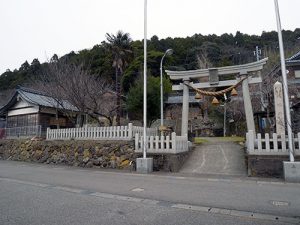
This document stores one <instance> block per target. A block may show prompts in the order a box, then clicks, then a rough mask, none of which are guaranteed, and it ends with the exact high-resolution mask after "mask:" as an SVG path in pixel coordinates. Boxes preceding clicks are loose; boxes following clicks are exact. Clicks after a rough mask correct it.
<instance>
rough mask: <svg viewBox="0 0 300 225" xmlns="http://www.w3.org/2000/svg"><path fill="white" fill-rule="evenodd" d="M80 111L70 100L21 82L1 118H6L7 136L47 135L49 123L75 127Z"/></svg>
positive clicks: (55, 126) (2, 111)
mask: <svg viewBox="0 0 300 225" xmlns="http://www.w3.org/2000/svg"><path fill="white" fill-rule="evenodd" d="M78 115H80V114H79V112H78V109H77V108H76V107H75V106H73V105H72V104H70V103H69V102H68V101H65V100H62V101H58V100H57V99H55V98H53V97H51V96H48V95H46V94H45V93H43V92H41V91H37V90H33V89H29V88H25V87H20V86H19V87H17V89H16V91H15V93H14V94H13V96H12V98H11V99H10V100H9V102H8V103H7V104H6V105H4V106H3V107H2V108H1V109H0V116H1V118H5V119H6V128H5V136H6V138H17V137H33V136H45V135H46V130H47V127H50V128H58V127H59V128H69V127H74V126H75V125H76V123H77V119H78Z"/></svg>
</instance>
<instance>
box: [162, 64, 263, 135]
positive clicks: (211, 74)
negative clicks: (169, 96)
mask: <svg viewBox="0 0 300 225" xmlns="http://www.w3.org/2000/svg"><path fill="white" fill-rule="evenodd" d="M267 61H268V58H264V59H262V60H260V61H256V62H253V63H248V64H243V65H237V66H226V67H219V68H210V69H199V70H188V71H171V70H166V73H167V75H169V76H170V79H171V80H181V81H182V83H180V84H179V85H173V86H172V90H174V91H181V90H182V91H183V101H182V124H181V135H182V136H184V135H187V134H188V115H189V87H188V86H191V87H193V88H197V89H205V88H213V87H228V86H233V85H236V84H237V83H238V82H239V81H240V80H241V79H243V78H245V77H247V79H244V80H243V81H242V90H243V99H244V107H245V113H246V122H247V130H248V131H249V130H253V131H255V126H254V118H253V110H252V104H251V98H250V92H249V84H256V83H261V82H262V78H261V70H262V69H263V67H264V65H265V64H266V63H267ZM226 75H235V77H236V78H235V79H232V80H222V79H219V78H220V77H222V76H226ZM254 75H256V76H254ZM205 77H206V78H208V80H209V81H208V82H200V83H193V82H191V80H193V79H194V80H195V79H199V78H205Z"/></svg>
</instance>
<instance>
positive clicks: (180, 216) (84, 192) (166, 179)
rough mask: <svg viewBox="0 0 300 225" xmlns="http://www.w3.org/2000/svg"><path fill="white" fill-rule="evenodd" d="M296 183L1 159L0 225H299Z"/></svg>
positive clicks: (298, 189)
mask: <svg viewBox="0 0 300 225" xmlns="http://www.w3.org/2000/svg"><path fill="white" fill-rule="evenodd" d="M299 196H300V185H299V184H288V183H283V182H280V181H279V180H268V181H264V180H251V179H250V180H249V179H240V178H239V179H236V178H233V179H211V178H205V177H182V176H180V175H178V174H177V175H171V174H161V173H154V174H152V175H140V174H135V173H133V174H131V173H124V172H119V173H118V172H105V171H99V170H95V169H79V168H74V167H63V166H50V165H41V164H30V163H21V162H10V161H0V199H1V201H0V224H1V225H8V224H9V225H11V224H12V225H13V224H31V225H34V224H37V225H40V224H45V225H48V224H49V225H50V224H63V225H64V224H72V225H76V224H112V225H114V224H139V225H140V224H155V225H156V224H158V225H160V224H161V225H163V224H164V225H165V224H191V225H193V224H275V225H277V224H300V217H299V215H300V198H299Z"/></svg>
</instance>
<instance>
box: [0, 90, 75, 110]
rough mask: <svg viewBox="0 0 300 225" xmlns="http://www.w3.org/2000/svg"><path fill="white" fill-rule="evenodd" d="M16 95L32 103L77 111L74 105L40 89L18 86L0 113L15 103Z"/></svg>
mask: <svg viewBox="0 0 300 225" xmlns="http://www.w3.org/2000/svg"><path fill="white" fill-rule="evenodd" d="M18 97H19V98H21V99H23V100H24V101H26V102H28V103H30V104H32V105H37V106H44V107H49V108H57V109H64V110H68V111H75V112H78V111H79V110H78V109H77V108H76V107H75V106H74V105H72V104H71V103H70V102H68V101H66V100H61V101H57V100H55V98H53V97H51V96H48V95H47V94H45V93H43V92H41V91H37V90H33V89H29V88H25V87H20V86H18V88H17V89H16V92H15V94H14V95H13V96H12V98H11V99H10V101H9V102H8V103H7V104H6V105H5V106H3V107H2V108H1V109H0V114H3V113H5V112H7V111H8V110H9V109H10V108H11V107H12V106H13V105H14V104H16V102H17V101H18Z"/></svg>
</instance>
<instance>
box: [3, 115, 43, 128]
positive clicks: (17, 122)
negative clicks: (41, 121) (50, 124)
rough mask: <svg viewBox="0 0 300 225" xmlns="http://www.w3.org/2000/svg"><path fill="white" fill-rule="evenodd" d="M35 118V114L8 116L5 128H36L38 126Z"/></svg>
mask: <svg viewBox="0 0 300 225" xmlns="http://www.w3.org/2000/svg"><path fill="white" fill-rule="evenodd" d="M37 118H38V115H37V114H31V115H19V116H9V117H8V118H7V127H8V128H9V127H25V126H36V125H38V124H37Z"/></svg>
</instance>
